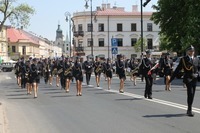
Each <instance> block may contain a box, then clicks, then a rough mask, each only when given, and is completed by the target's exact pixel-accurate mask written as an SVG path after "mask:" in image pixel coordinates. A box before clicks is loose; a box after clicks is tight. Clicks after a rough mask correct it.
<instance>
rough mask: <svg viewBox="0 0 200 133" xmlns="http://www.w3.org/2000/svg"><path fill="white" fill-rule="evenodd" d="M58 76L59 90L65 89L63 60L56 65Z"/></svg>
mask: <svg viewBox="0 0 200 133" xmlns="http://www.w3.org/2000/svg"><path fill="white" fill-rule="evenodd" d="M58 76H59V77H60V84H61V89H64V88H65V78H64V62H63V60H60V62H59V64H58Z"/></svg>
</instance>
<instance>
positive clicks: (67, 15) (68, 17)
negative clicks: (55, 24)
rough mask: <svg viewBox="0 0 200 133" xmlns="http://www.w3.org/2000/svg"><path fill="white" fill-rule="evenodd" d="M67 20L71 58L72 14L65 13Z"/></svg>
mask: <svg viewBox="0 0 200 133" xmlns="http://www.w3.org/2000/svg"><path fill="white" fill-rule="evenodd" d="M65 17H66V18H65V20H66V22H69V57H71V50H72V49H71V32H72V25H71V14H70V13H69V12H65Z"/></svg>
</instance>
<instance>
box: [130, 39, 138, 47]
mask: <svg viewBox="0 0 200 133" xmlns="http://www.w3.org/2000/svg"><path fill="white" fill-rule="evenodd" d="M136 43H137V38H131V46H135V44H136Z"/></svg>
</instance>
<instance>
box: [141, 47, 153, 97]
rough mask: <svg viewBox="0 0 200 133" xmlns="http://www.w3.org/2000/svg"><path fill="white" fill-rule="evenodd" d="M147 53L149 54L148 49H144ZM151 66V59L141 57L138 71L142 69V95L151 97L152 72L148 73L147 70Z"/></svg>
mask: <svg viewBox="0 0 200 133" xmlns="http://www.w3.org/2000/svg"><path fill="white" fill-rule="evenodd" d="M146 53H147V54H149V55H150V54H151V52H150V51H146ZM152 67H153V62H152V61H151V59H150V58H143V59H142V63H141V65H140V69H141V70H140V71H142V75H143V76H144V78H145V82H146V85H145V92H144V97H145V98H147V97H148V98H149V99H152V85H153V77H152V74H149V73H148V72H149V71H150V70H151V68H152Z"/></svg>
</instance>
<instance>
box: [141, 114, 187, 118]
mask: <svg viewBox="0 0 200 133" xmlns="http://www.w3.org/2000/svg"><path fill="white" fill-rule="evenodd" d="M184 116H187V115H186V114H161V115H145V116H143V117H145V118H160V117H166V118H171V117H184Z"/></svg>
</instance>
